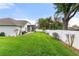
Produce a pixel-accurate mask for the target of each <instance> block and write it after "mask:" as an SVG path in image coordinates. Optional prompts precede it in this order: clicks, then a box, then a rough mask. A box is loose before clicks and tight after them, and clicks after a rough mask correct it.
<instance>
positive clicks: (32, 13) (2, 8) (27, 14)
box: [0, 3, 79, 25]
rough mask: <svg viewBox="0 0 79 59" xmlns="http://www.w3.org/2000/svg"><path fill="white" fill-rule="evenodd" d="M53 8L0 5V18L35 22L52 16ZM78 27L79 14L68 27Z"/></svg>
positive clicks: (20, 4) (12, 4)
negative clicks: (75, 25) (74, 25)
mask: <svg viewBox="0 0 79 59" xmlns="http://www.w3.org/2000/svg"><path fill="white" fill-rule="evenodd" d="M54 7H55V6H54V5H53V4H51V3H0V18H6V17H10V18H14V19H16V20H28V21H30V22H32V23H33V22H35V21H37V20H38V19H39V18H46V17H49V16H53V15H54V13H55V8H54ZM74 19H75V20H74ZM73 24H78V25H79V13H77V14H76V15H75V17H73V18H72V19H71V21H70V25H73Z"/></svg>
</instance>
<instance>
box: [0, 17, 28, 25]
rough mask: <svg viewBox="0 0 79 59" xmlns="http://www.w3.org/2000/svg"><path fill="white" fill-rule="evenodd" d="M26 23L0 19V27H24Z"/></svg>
mask: <svg viewBox="0 0 79 59" xmlns="http://www.w3.org/2000/svg"><path fill="white" fill-rule="evenodd" d="M26 23H28V21H25V20H14V19H12V18H1V19H0V26H6V25H8V26H24V25H25V24H26Z"/></svg>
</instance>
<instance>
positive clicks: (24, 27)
mask: <svg viewBox="0 0 79 59" xmlns="http://www.w3.org/2000/svg"><path fill="white" fill-rule="evenodd" d="M28 25H30V23H26V24H25V25H24V26H23V27H22V31H26V32H28V30H27V26H28ZM30 31H31V28H30Z"/></svg>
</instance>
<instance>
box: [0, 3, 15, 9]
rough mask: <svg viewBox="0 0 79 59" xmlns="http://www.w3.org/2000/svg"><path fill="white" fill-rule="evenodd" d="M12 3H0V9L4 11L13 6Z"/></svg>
mask: <svg viewBox="0 0 79 59" xmlns="http://www.w3.org/2000/svg"><path fill="white" fill-rule="evenodd" d="M14 5H15V4H14V3H0V9H6V8H10V7H12V6H14Z"/></svg>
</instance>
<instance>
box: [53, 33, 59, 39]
mask: <svg viewBox="0 0 79 59" xmlns="http://www.w3.org/2000/svg"><path fill="white" fill-rule="evenodd" d="M53 37H54V38H56V39H58V40H59V35H58V33H56V32H54V33H53Z"/></svg>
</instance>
